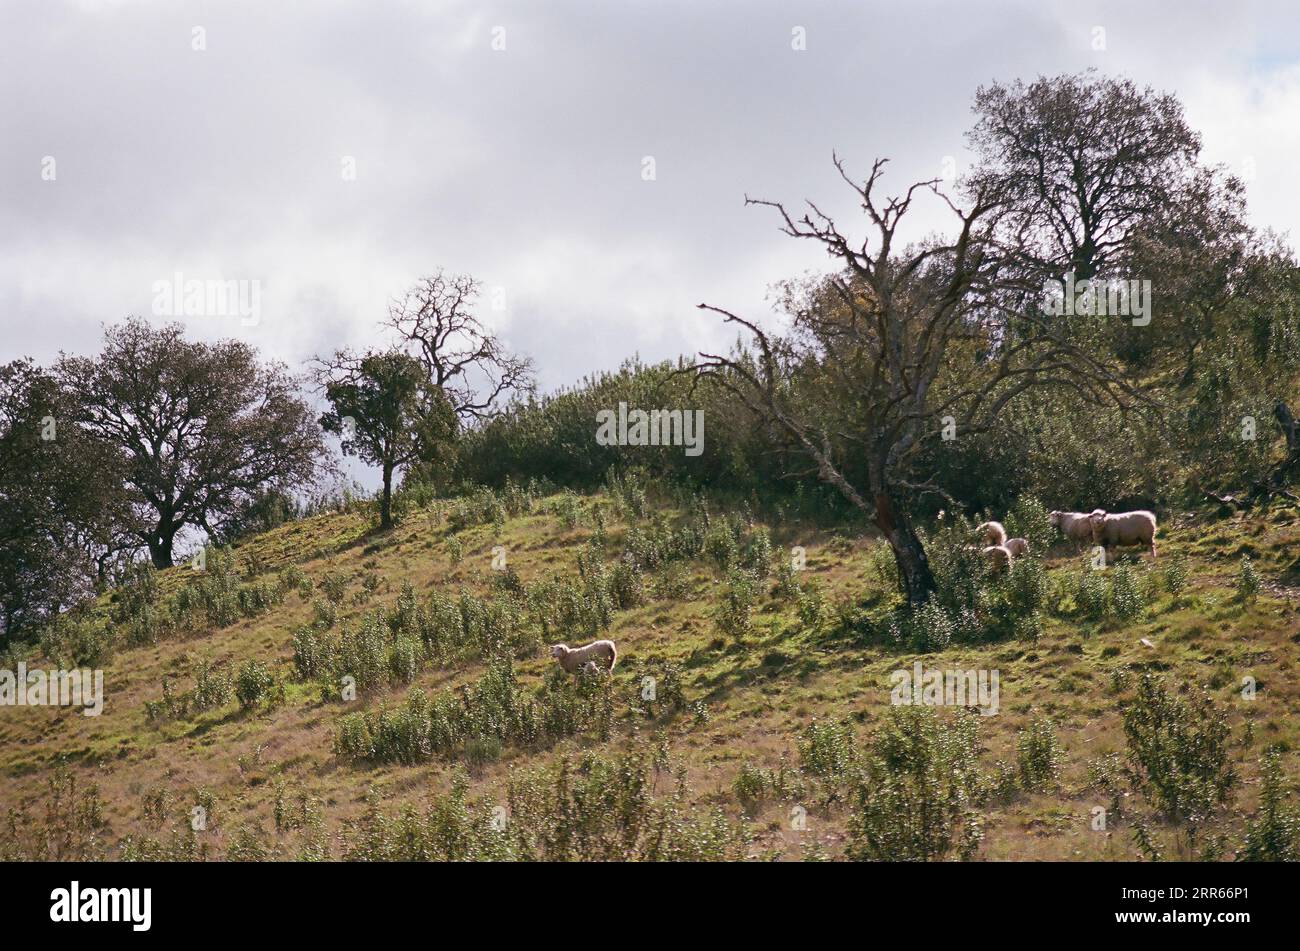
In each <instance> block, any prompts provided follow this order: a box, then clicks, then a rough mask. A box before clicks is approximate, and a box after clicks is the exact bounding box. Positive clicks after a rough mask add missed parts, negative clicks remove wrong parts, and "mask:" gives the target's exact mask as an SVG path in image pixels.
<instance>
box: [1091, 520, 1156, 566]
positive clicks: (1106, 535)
mask: <svg viewBox="0 0 1300 951" xmlns="http://www.w3.org/2000/svg"><path fill="white" fill-rule="evenodd" d="M1088 521H1089V523H1090V524H1091V526H1092V540H1093V543H1094V544H1097V545H1104V546H1105V547H1107V548H1110V547H1111V546H1113V545H1149V546H1150V548H1151V556H1152V557H1153V558H1154V557H1155V556H1156V517H1155V515H1154V514H1153V513H1151V512H1147V511H1145V510H1138V511H1136V512H1109V513H1107V512H1103V511H1102V510H1101V509H1097V511H1095V512H1093V513H1092V514H1091V515H1090V516H1089V517H1088Z"/></svg>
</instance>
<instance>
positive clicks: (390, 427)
mask: <svg viewBox="0 0 1300 951" xmlns="http://www.w3.org/2000/svg"><path fill="white" fill-rule="evenodd" d="M321 363H322V366H321V369H320V370H319V371H318V376H317V379H318V380H319V382H320V384H321V387H322V389H323V390H324V393H325V398H326V399H327V400H328V401H329V403H330V406H331V407H332V408H331V409H330V411H329V412H327V413H325V414H324V415H323V416H321V418H320V422H321V425H322V426H323V427H324V428H325V430H326V431H327V432H330V433H334V434H336V435H340V436H342V437H343V452H344V453H345V454H347V455H352V456H357V457H359V458H360V459H362V460H363V461H364V462H366V463H367V464H369V465H373V466H379V467H380V469H381V470H382V473H383V484H384V488H383V496H382V498H381V502H380V510H379V519H380V528H383V529H387V528H391V527H392V524H393V515H392V511H393V507H392V502H393V474H394V473H395V472H397V471H398V470H399V469H402V468H404V467H406V466H409V465H411V464H412V463H415V462H416V461H418V460H425V459H432V458H435V457H436V456H437V454H438V453H439V452H440V451H442V452H446V451H448V450H449V449H450V447H451V444H452V442H453V440H454V439H455V435H456V428H457V420H456V413H455V409H454V407H453V406H452V404H451V402H450V401H449V400H448V398H447V396H446V395H445V393H444V391H443V390H442V389H441V388H440V387H438V386H436V385H435V384H433V383H432V382H431V381H430V379H429V377H428V375H427V374H426V373H425V371H424V367H422V366H421V364H420V362H419V361H418V360H416V359H415V358H414V357H412V356H410V355H409V354H406V353H403V352H402V351H400V350H388V351H382V352H377V351H370V352H368V353H366V354H364V355H362V356H355V355H353V354H351V353H349V352H346V351H340V352H338V353H336V354H335V355H334V358H333V359H332V360H330V361H328V362H326V361H321Z"/></svg>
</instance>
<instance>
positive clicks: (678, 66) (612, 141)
mask: <svg viewBox="0 0 1300 951" xmlns="http://www.w3.org/2000/svg"><path fill="white" fill-rule="evenodd" d="M899 7H903V8H904V9H902V10H900V9H898V8H899ZM1298 26H1300V16H1297V12H1296V9H1295V7H1294V4H1293V3H1285V2H1283V3H1277V4H1264V3H1260V4H1252V3H1234V4H1232V5H1230V6H1228V5H1224V4H1222V3H1217V4H1216V3H1194V2H1176V3H1175V2H1168V3H1150V4H1135V3H1087V2H1078V0H1072V2H1068V3H1067V2H1062V3H1059V4H1053V3H1044V2H1032V3H1031V2H1025V3H1012V2H1006V3H992V2H989V3H979V2H961V3H950V4H927V3H914V2H912V3H907V4H906V5H903V4H890V5H886V4H880V3H862V2H857V3H852V4H850V3H798V2H791V0H779V2H778V0H771V2H747V3H743V4H741V3H725V2H709V3H706V2H703V0H689V2H682V3H675V2H655V3H651V2H643V3H638V2H630V0H618V2H614V0H600V2H597V0H587V2H582V3H579V2H568V0H545V2H541V0H536V2H520V3H500V4H492V3H458V2H425V3H414V2H411V3H398V2H394V3H386V2H373V0H372V2H355V3H343V2H337V3H335V2H321V0H312V2H270V0H260V2H247V3H244V2H218V0H171V2H166V3H163V2H156V3H147V2H127V0H121V2H113V0H83V2H58V0H32V2H12V0H0V90H2V96H0V245H2V247H0V331H2V333H0V360H8V359H12V358H14V357H17V356H19V355H30V356H33V357H35V358H37V359H38V360H39V361H42V362H46V361H49V360H50V359H52V358H53V357H54V356H56V355H57V353H58V352H59V351H60V350H67V351H70V352H89V351H92V350H94V349H95V348H96V346H97V344H98V341H99V335H100V324H101V323H102V322H105V321H109V322H111V321H115V320H119V319H121V318H122V317H124V316H126V315H127V314H132V313H137V314H142V315H145V316H150V315H151V314H152V308H153V287H154V283H155V282H157V281H159V280H166V279H171V277H172V275H174V274H175V273H177V272H180V273H182V274H183V275H184V277H185V278H186V279H201V280H212V279H228V280H246V281H257V282H259V286H260V291H261V301H260V304H261V313H260V320H259V321H258V322H257V324H256V325H255V326H245V325H244V323H245V322H241V321H240V320H239V319H238V318H236V317H232V316H226V317H204V318H194V317H189V318H185V320H186V321H187V323H188V324H189V325H190V326H191V327H192V333H193V334H194V335H195V336H200V337H205V338H217V337H225V336H235V337H241V338H243V339H246V340H248V341H249V342H251V343H253V344H255V345H256V346H258V347H259V348H260V349H261V350H262V351H263V353H265V354H267V355H270V356H274V357H278V358H280V359H283V360H285V361H286V362H288V363H290V364H291V365H294V366H299V365H300V364H301V362H302V361H303V360H304V359H305V358H307V357H309V356H311V355H312V354H314V353H317V352H324V351H328V350H333V349H335V348H337V347H340V346H357V345H366V344H373V343H377V342H378V337H377V333H378V332H377V329H376V322H377V321H378V320H379V319H380V317H382V316H383V313H384V310H385V307H386V302H387V300H388V299H389V298H390V297H391V296H392V295H394V294H397V293H398V292H400V291H401V290H403V289H404V288H405V287H406V286H408V285H409V284H410V283H411V282H412V281H413V280H414V279H415V278H417V277H418V276H419V275H421V274H424V273H428V272H430V271H432V270H433V269H434V268H436V267H438V266H442V267H445V268H448V269H450V270H452V271H464V272H469V273H471V274H473V275H475V276H476V277H478V278H479V279H480V280H481V281H482V282H483V284H484V285H485V287H486V288H487V289H488V291H489V293H488V294H487V295H485V299H484V301H483V307H482V316H483V318H484V319H485V320H486V321H488V322H489V323H491V324H493V325H494V326H495V327H496V328H497V329H498V330H499V331H500V332H501V333H502V334H503V335H504V336H505V337H506V338H507V340H508V341H509V342H510V344H511V345H512V346H513V347H514V348H516V349H518V350H522V351H524V352H527V353H530V354H532V355H533V356H534V358H535V359H536V362H537V365H538V368H539V371H540V373H539V375H540V383H541V385H542V388H543V389H544V390H549V389H553V388H554V387H556V386H559V385H563V384H568V383H572V382H575V381H576V380H578V379H579V378H580V377H582V376H583V375H584V374H586V373H589V372H592V371H597V370H601V369H607V368H613V367H616V366H617V365H618V364H619V362H620V361H621V360H622V359H623V358H624V357H626V356H629V355H631V354H633V353H634V352H639V353H640V354H641V356H642V357H645V358H660V357H668V356H674V355H677V354H679V353H692V352H694V351H696V350H698V349H700V348H702V347H716V346H725V345H726V344H727V342H729V341H730V340H731V339H732V337H733V335H732V334H731V333H729V332H724V331H723V330H722V329H721V327H720V325H719V324H718V322H717V320H716V318H713V317H710V316H709V315H707V314H705V313H702V312H698V311H696V310H695V309H694V305H695V304H696V303H698V302H700V301H708V302H710V303H714V304H717V305H719V306H725V307H728V308H731V309H737V310H741V311H743V312H746V313H749V314H758V313H762V312H763V311H764V310H765V308H766V304H765V303H764V299H765V295H766V289H767V287H768V286H769V285H771V284H772V283H773V282H775V281H777V280H780V279H782V278H785V277H790V276H794V275H797V274H800V273H802V272H804V271H807V270H810V269H811V270H821V269H823V268H824V267H825V266H826V264H827V261H826V259H825V257H824V256H822V255H821V254H819V253H817V252H816V251H815V249H814V248H812V247H811V246H809V245H807V244H806V243H801V242H796V241H794V240H793V239H790V238H787V237H785V236H783V235H782V234H780V232H779V231H778V230H777V222H776V221H775V219H774V217H773V214H772V212H771V211H770V210H767V209H762V208H753V207H751V208H746V207H745V206H744V195H745V194H746V193H747V192H748V193H749V194H751V195H755V196H761V197H766V198H773V199H783V200H788V201H792V202H797V201H799V200H801V199H803V198H813V199H816V200H818V201H819V203H824V205H825V206H826V207H828V208H830V209H834V210H836V211H838V213H839V215H838V217H839V218H840V220H841V223H848V222H850V221H851V220H852V217H853V214H852V212H853V207H852V204H851V202H849V201H848V200H847V199H848V198H849V197H851V196H850V195H849V193H848V192H847V189H846V188H845V186H844V185H843V184H842V183H841V182H839V181H838V179H837V178H836V176H835V174H834V170H833V169H832V167H831V164H830V160H831V153H832V150H838V151H839V153H840V154H841V155H842V156H843V157H844V158H845V159H846V160H847V162H848V163H849V165H850V168H851V169H854V170H857V171H859V172H862V173H865V171H866V170H867V169H868V168H869V166H870V163H871V160H872V159H873V158H874V157H876V156H888V157H891V158H892V159H893V165H892V168H893V172H892V175H891V177H890V178H889V179H887V183H889V184H893V185H899V186H903V185H906V184H907V183H908V182H910V181H912V180H914V179H921V178H928V177H931V176H934V175H938V174H939V173H940V172H941V171H942V169H943V165H944V160H945V157H947V156H951V157H952V159H953V160H954V161H955V163H956V167H957V170H958V172H960V171H961V170H962V169H963V167H964V166H965V164H966V153H965V151H964V133H965V131H966V130H967V128H968V127H969V126H970V124H971V117H970V104H971V100H972V96H973V94H974V92H975V89H976V88H977V87H978V86H979V85H980V84H981V83H987V82H989V81H991V80H994V79H999V80H1013V79H1015V78H1017V77H1020V78H1025V79H1032V78H1033V77H1035V76H1036V75H1038V74H1055V73H1060V72H1071V71H1076V70H1079V69H1082V68H1086V67H1088V66H1095V67H1097V68H1098V69H1100V70H1102V71H1105V72H1107V73H1114V74H1125V75H1128V76H1130V77H1132V78H1133V79H1135V80H1137V81H1138V82H1139V83H1142V84H1148V83H1149V84H1152V85H1154V86H1156V87H1157V88H1160V89H1164V90H1170V91H1173V92H1175V93H1177V94H1178V95H1179V97H1180V98H1181V99H1182V101H1183V103H1184V104H1185V106H1186V109H1187V114H1188V117H1189V119H1190V122H1191V124H1192V125H1193V126H1194V127H1195V128H1196V129H1198V130H1199V131H1200V132H1201V133H1202V134H1203V136H1204V142H1205V155H1206V157H1207V158H1208V159H1209V160H1211V161H1216V162H1224V163H1226V164H1228V165H1229V166H1231V167H1232V168H1233V169H1234V170H1235V171H1237V172H1238V173H1245V174H1246V175H1248V176H1251V177H1250V182H1249V197H1250V205H1251V209H1252V212H1253V216H1254V218H1255V220H1256V222H1257V223H1259V224H1261V225H1268V226H1272V227H1274V228H1276V229H1279V230H1282V231H1288V232H1294V231H1296V230H1297V229H1296V225H1297V223H1300V188H1297V185H1296V182H1297V174H1298V167H1297V155H1300V30H1297V27H1298ZM800 27H801V28H802V29H803V31H804V33H803V35H804V36H806V49H803V50H798V49H794V48H792V47H793V46H796V45H798V43H797V42H794V40H795V33H794V31H795V29H796V28H800ZM196 28H201V30H200V31H199V32H197V33H196ZM1098 29H1100V30H1102V31H1104V34H1102V33H1098V32H1097V31H1098ZM196 45H198V46H203V47H205V48H202V49H195V46H196ZM500 46H504V48H503V49H498V48H494V47H500ZM1096 46H1104V48H1103V49H1096V48H1094V47H1096ZM1097 134H1098V135H1105V134H1106V132H1105V130H1104V129H1099V130H1097ZM647 156H649V157H653V162H654V173H655V174H654V180H650V181H647V180H645V175H644V169H645V159H646V157H647ZM50 158H52V159H53V160H54V161H53V163H50V162H49V159H50ZM349 161H351V162H353V163H354V167H355V179H354V180H348V178H347V177H346V175H345V171H346V169H347V167H348V163H349ZM51 172H52V174H51ZM926 213H927V215H930V210H929V209H927V210H926ZM919 223H921V224H924V225H926V226H927V227H930V226H935V227H937V226H940V225H941V224H942V223H943V218H942V216H940V215H939V212H938V209H933V215H932V216H931V217H928V218H924V219H921V220H919ZM492 292H495V295H496V297H497V300H498V301H499V302H501V303H503V306H502V307H500V308H499V309H494V308H493V307H492V300H491V296H492ZM153 319H160V318H153Z"/></svg>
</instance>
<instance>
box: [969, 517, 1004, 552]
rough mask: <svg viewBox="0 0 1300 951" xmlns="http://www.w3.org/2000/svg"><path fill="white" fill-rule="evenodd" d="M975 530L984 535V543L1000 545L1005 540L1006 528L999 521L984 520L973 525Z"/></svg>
mask: <svg viewBox="0 0 1300 951" xmlns="http://www.w3.org/2000/svg"><path fill="white" fill-rule="evenodd" d="M975 531H977V532H979V533H980V534H981V535H983V536H984V544H985V545H994V546H996V545H1002V544H1005V543H1006V540H1007V530H1006V529H1005V528H1003V527H1002V523H1001V522H984V523H982V524H980V525H977V526H976V527H975Z"/></svg>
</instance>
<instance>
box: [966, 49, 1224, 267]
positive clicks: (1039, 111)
mask: <svg viewBox="0 0 1300 951" xmlns="http://www.w3.org/2000/svg"><path fill="white" fill-rule="evenodd" d="M974 112H975V114H976V116H977V117H978V120H977V121H976V124H975V127H974V129H972V130H971V133H970V141H971V145H972V146H973V147H974V148H975V150H976V152H977V153H978V155H979V161H978V164H977V167H976V169H975V171H974V172H973V174H972V175H971V176H970V180H969V183H968V189H969V192H970V194H971V195H977V194H983V195H989V194H997V195H998V196H999V198H1000V200H1001V201H1003V202H1005V203H1006V212H1007V213H1006V214H1005V215H1004V216H1003V218H1002V221H1001V222H1000V229H1001V232H1002V234H1003V235H1004V236H1005V237H1006V238H1007V245H1008V246H1009V247H1010V246H1012V245H1014V247H1015V249H1016V251H1017V252H1018V253H1019V254H1020V255H1022V256H1023V258H1024V259H1025V261H1027V262H1030V263H1032V264H1034V265H1037V266H1038V268H1039V269H1040V270H1043V271H1046V272H1049V273H1051V274H1054V275H1055V276H1057V277H1059V276H1061V275H1062V274H1063V273H1064V272H1066V271H1073V272H1074V274H1075V276H1076V278H1078V279H1080V280H1087V279H1091V278H1093V277H1097V276H1102V275H1104V274H1106V272H1107V271H1108V269H1109V268H1110V267H1111V266H1112V265H1113V264H1114V263H1115V260H1116V258H1117V257H1118V256H1120V255H1121V254H1122V253H1123V251H1124V249H1125V248H1126V246H1127V245H1128V243H1129V241H1130V240H1131V239H1132V237H1133V236H1134V235H1135V234H1136V233H1139V232H1140V230H1141V228H1142V226H1143V224H1144V223H1145V222H1146V221H1147V219H1149V218H1150V217H1151V216H1152V215H1155V214H1157V213H1158V212H1160V211H1161V210H1162V209H1165V208H1167V207H1169V206H1170V205H1172V204H1177V203H1179V202H1180V201H1181V198H1182V191H1183V189H1184V187H1185V184H1186V182H1187V180H1188V178H1189V176H1191V174H1192V172H1193V170H1194V165H1195V160H1196V156H1197V154H1198V153H1199V151H1200V147H1201V140H1200V136H1198V135H1197V134H1196V133H1195V132H1193V131H1192V130H1191V129H1190V128H1189V127H1188V125H1187V122H1186V120H1185V119H1184V117H1183V107H1182V104H1181V103H1180V102H1179V101H1178V99H1177V97H1175V96H1173V95H1169V94H1161V93H1156V92H1154V91H1153V90H1151V89H1150V88H1147V89H1139V88H1138V87H1137V86H1136V85H1135V84H1134V83H1133V82H1132V81H1131V80H1128V79H1115V78H1110V77H1103V76H1100V75H1099V74H1097V73H1096V72H1095V71H1091V70H1090V71H1088V72H1085V73H1081V74H1076V75H1065V76H1054V77H1040V78H1039V79H1037V80H1035V81H1034V82H1032V83H1028V84H1026V83H1024V82H1021V81H1017V82H1014V83H1011V84H1006V85H1004V84H1002V83H993V84H991V85H989V86H985V87H981V88H980V89H979V90H978V91H977V92H976V94H975V106H974Z"/></svg>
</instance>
